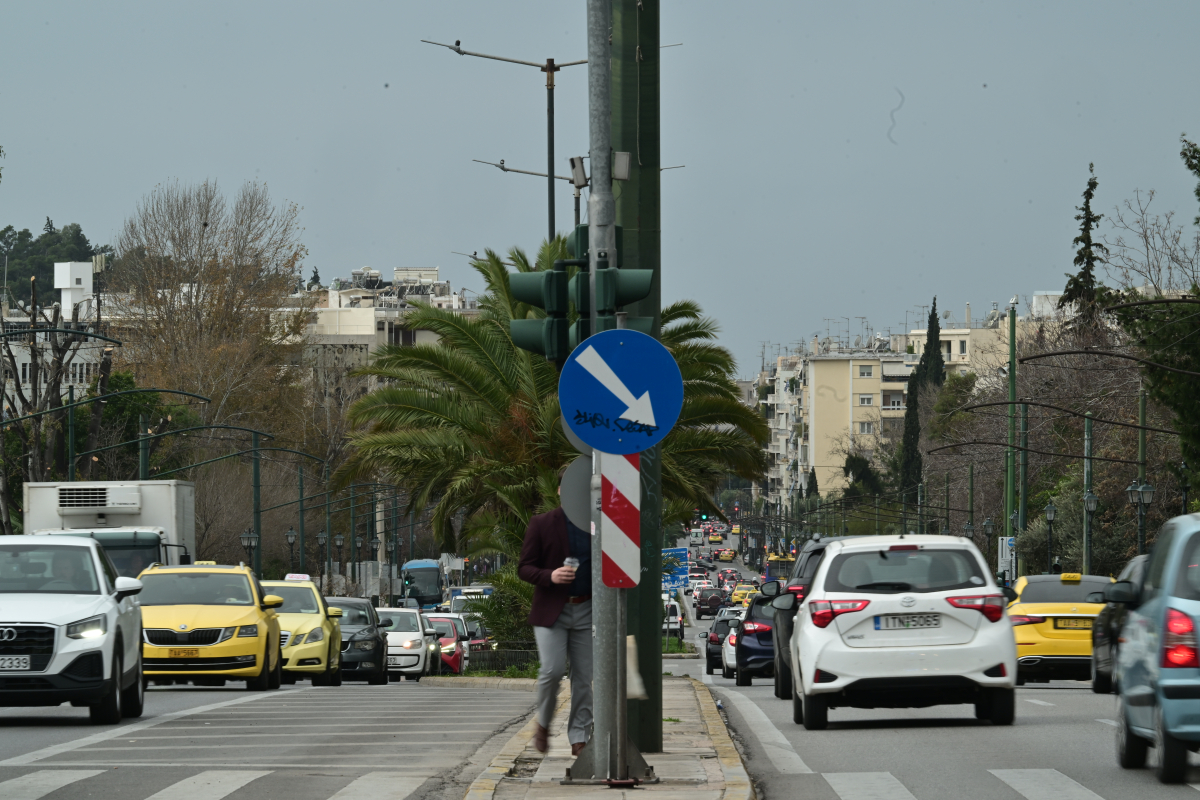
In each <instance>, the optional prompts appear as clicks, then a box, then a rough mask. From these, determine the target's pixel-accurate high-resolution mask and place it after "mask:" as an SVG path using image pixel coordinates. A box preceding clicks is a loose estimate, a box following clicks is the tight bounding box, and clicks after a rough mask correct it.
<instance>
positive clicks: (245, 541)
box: [238, 528, 250, 561]
mask: <svg viewBox="0 0 1200 800" xmlns="http://www.w3.org/2000/svg"><path fill="white" fill-rule="evenodd" d="M238 539H239V540H240V541H241V543H242V549H243V550H245V551H246V561H250V529H249V528H246V530H244V531H242V535H241V536H239V537H238Z"/></svg>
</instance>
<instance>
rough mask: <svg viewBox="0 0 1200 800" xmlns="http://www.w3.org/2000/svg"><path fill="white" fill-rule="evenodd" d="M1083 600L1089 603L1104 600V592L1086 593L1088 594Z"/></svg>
mask: <svg viewBox="0 0 1200 800" xmlns="http://www.w3.org/2000/svg"><path fill="white" fill-rule="evenodd" d="M1084 600H1086V601H1087V602H1089V603H1103V602H1104V592H1091V593H1089V594H1088V596H1087V597H1086V598H1084Z"/></svg>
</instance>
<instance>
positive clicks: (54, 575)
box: [0, 537, 100, 594]
mask: <svg viewBox="0 0 1200 800" xmlns="http://www.w3.org/2000/svg"><path fill="white" fill-rule="evenodd" d="M5 538H8V537H5ZM14 538H22V539H23V538H25V537H14ZM30 538H32V537H30ZM0 593H4V594H27V593H28V594H99V593H100V580H99V576H97V574H96V567H95V563H94V561H93V559H92V554H91V552H90V551H89V550H88V548H86V547H69V546H64V545H46V544H37V545H26V544H11V545H10V544H5V545H0Z"/></svg>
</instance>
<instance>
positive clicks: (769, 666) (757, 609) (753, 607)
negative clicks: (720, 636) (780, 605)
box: [730, 594, 775, 686]
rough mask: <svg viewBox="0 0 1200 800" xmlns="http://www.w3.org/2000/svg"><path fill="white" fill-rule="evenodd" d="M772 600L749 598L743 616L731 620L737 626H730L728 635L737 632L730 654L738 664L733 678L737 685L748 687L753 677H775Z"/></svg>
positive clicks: (759, 595)
mask: <svg viewBox="0 0 1200 800" xmlns="http://www.w3.org/2000/svg"><path fill="white" fill-rule="evenodd" d="M771 600H772V598H770V597H767V596H766V595H761V594H755V595H751V596H750V603H749V604H748V605H747V606H746V616H745V617H744V618H743V619H741V620H734V622H736V623H737V624H736V627H735V626H734V625H732V624H731V625H730V630H731V632H736V633H737V644H735V645H734V647H733V652H734V654H735V659H736V661H737V671H736V674H735V675H734V677H735V683H737V685H738V686H750V685H751V684H752V683H753V679H754V678H756V677H758V678H771V677H773V676H774V675H775V642H774V636H773V634H774V628H775V609H774V608H773V607H772V606H771Z"/></svg>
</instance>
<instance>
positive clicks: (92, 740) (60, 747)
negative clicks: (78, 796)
mask: <svg viewBox="0 0 1200 800" xmlns="http://www.w3.org/2000/svg"><path fill="white" fill-rule="evenodd" d="M282 691H287V692H303V691H308V690H307V689H287V690H282ZM266 697H268V695H265V694H253V695H248V696H243V697H238V698H235V699H233V700H224V701H222V702H220V703H212V704H210V705H207V706H196V707H195V708H189V709H187V710H184V711H171V712H169V713H167V714H163V715H162V716H159V717H154V718H153V719H148V720H146V721H145V722H136V723H134V724H132V725H115V726H113V727H112V728H109V729H108V730H106V731H103V732H101V733H93V734H92V735H91V736H84V737H82V738H79V739H75V740H74V741H70V742H63V743H61V744H55V745H50V746H49V747H43V748H42V749H40V750H34V751H32V752H29V753H25V754H24V755H20V756H13V757H12V758H8V759H5V760H4V761H0V767H23V766H27V765H29V764H33V763H34V762H37V761H41V760H42V759H45V758H50V757H51V756H57V755H60V754H62V753H69V752H71V751H72V750H78V749H79V748H81V747H87V746H88V745H93V744H99V743H100V742H106V741H108V740H109V739H125V738H128V737H129V736H130V735H132V734H135V733H140V732H141V731H144V730H146V729H147V728H153V727H154V726H156V725H161V724H162V723H164V722H172V721H174V720H177V719H180V718H181V717H189V716H192V715H193V714H201V713H204V712H206V711H212V710H213V709H218V708H224V707H225V706H232V705H239V704H241V703H250V702H253V701H255V700H261V699H264V698H266Z"/></svg>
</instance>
